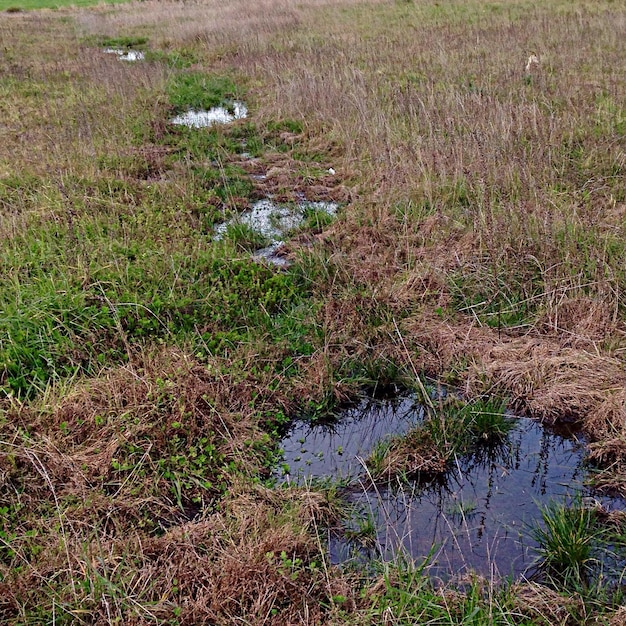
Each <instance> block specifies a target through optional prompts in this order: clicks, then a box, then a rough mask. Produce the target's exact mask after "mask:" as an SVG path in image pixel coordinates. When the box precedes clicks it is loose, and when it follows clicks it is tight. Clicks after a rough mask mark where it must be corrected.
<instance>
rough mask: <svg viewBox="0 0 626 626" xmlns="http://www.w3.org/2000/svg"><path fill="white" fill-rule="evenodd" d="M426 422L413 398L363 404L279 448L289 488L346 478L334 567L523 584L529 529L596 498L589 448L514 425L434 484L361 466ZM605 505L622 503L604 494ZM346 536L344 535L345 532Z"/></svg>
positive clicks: (523, 423)
mask: <svg viewBox="0 0 626 626" xmlns="http://www.w3.org/2000/svg"><path fill="white" fill-rule="evenodd" d="M423 418H424V410H423V408H422V407H421V406H420V405H419V404H418V403H416V402H415V400H414V399H413V398H411V397H404V398H397V399H394V400H386V401H363V402H362V403H361V404H360V405H359V406H357V407H353V408H351V409H348V410H346V411H345V413H344V414H343V415H342V416H341V418H340V420H339V421H338V422H337V423H336V424H334V425H332V426H316V427H311V426H309V425H307V424H305V423H296V424H295V425H294V427H293V429H292V430H291V432H290V433H289V434H288V436H287V437H286V438H285V439H284V440H283V442H282V448H283V449H284V463H283V466H282V468H281V469H280V470H277V475H280V480H282V481H286V482H291V483H300V484H302V483H307V482H310V481H312V480H314V479H323V478H327V479H333V480H336V479H345V480H346V483H347V487H346V488H345V498H346V500H347V501H348V502H349V503H350V504H352V505H353V515H352V518H351V520H350V522H349V524H348V530H347V532H331V533H330V536H329V549H330V558H331V561H332V562H333V563H342V562H346V561H350V560H353V559H355V560H357V561H362V562H366V561H367V559H368V558H372V557H382V558H383V559H386V560H391V559H394V558H396V557H397V556H400V555H404V556H408V557H410V558H411V559H413V560H415V561H418V562H421V561H422V560H423V559H425V558H426V557H430V560H429V563H430V565H429V571H430V573H431V575H433V576H438V577H441V578H444V579H445V578H447V577H449V576H451V575H452V574H459V573H462V572H463V571H466V570H473V571H477V572H479V573H482V574H484V575H497V576H502V577H503V576H509V575H511V576H513V577H519V576H520V575H522V574H523V573H524V572H525V571H527V570H528V568H529V567H530V566H531V565H532V564H533V561H534V559H535V552H534V550H533V548H534V543H533V541H532V539H531V538H530V536H529V527H530V526H531V525H532V524H534V523H535V522H537V521H538V520H540V519H541V516H540V509H539V507H540V506H542V505H546V504H548V503H549V502H550V501H557V502H563V501H569V500H571V499H572V498H575V497H590V496H591V495H592V494H590V492H589V490H588V489H587V488H585V487H584V485H583V480H584V478H585V472H586V469H585V465H584V462H583V454H584V446H583V443H582V442H581V441H580V439H579V437H578V435H577V433H576V432H575V431H572V430H571V429H570V430H567V429H560V430H556V429H553V428H548V427H545V426H542V425H541V424H538V423H537V422H534V421H532V420H529V419H525V418H511V419H512V420H514V421H515V424H514V428H513V429H512V430H511V432H510V433H509V436H508V438H507V440H506V441H505V442H504V443H503V444H501V445H498V446H493V445H492V446H485V447H478V448H476V450H475V451H474V453H472V454H470V455H466V456H463V457H459V458H456V459H455V462H454V463H453V467H452V469H451V470H450V471H449V472H447V474H446V475H445V476H442V477H438V478H437V479H434V480H433V479H431V480H430V481H424V480H422V481H420V480H416V481H412V482H406V481H399V480H397V479H396V480H395V481H390V482H387V483H382V484H381V483H377V482H374V481H372V479H371V477H370V476H369V474H368V473H367V471H366V467H365V463H364V459H365V458H367V456H368V454H369V453H370V452H371V451H372V450H373V448H374V446H375V445H376V444H377V443H378V442H379V441H382V440H384V439H385V438H386V437H389V436H392V435H399V434H403V433H406V432H407V431H408V430H409V429H410V428H411V427H412V426H414V425H417V424H419V422H420V421H421V420H422V419H423ZM597 499H598V501H600V502H601V503H602V504H603V505H604V506H606V507H607V508H609V509H610V508H619V509H624V508H625V506H624V501H623V500H621V499H610V498H607V497H602V498H601V497H598V498H597ZM344 530H345V529H344Z"/></svg>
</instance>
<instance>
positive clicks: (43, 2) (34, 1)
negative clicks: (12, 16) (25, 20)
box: [0, 0, 126, 13]
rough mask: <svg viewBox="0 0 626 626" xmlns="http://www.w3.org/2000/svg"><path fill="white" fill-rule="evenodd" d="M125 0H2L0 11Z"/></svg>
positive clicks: (52, 7) (77, 5)
mask: <svg viewBox="0 0 626 626" xmlns="http://www.w3.org/2000/svg"><path fill="white" fill-rule="evenodd" d="M125 1H126V0H53V1H50V0H15V2H11V0H2V1H1V2H0V11H6V12H7V13H19V12H20V11H32V10H36V9H60V8H63V7H69V8H77V7H85V6H94V5H97V4H119V3H120V2H125Z"/></svg>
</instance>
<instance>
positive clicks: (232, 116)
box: [170, 102, 248, 128]
mask: <svg viewBox="0 0 626 626" xmlns="http://www.w3.org/2000/svg"><path fill="white" fill-rule="evenodd" d="M247 116H248V109H247V108H246V105H245V104H243V103H242V102H233V112H232V113H231V112H230V111H229V110H228V109H226V108H225V107H213V108H212V109H209V110H208V111H194V110H191V111H187V112H186V113H182V114H181V115H177V116H176V117H174V118H172V119H171V120H170V122H171V123H172V124H178V125H180V126H187V127H189V128H205V127H207V126H213V124H229V123H230V122H234V121H235V120H240V119H243V118H244V117H247Z"/></svg>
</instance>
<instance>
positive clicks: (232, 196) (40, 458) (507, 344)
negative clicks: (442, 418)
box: [0, 0, 626, 624]
mask: <svg viewBox="0 0 626 626" xmlns="http://www.w3.org/2000/svg"><path fill="white" fill-rule="evenodd" d="M625 25H626V11H624V9H623V8H622V7H621V6H619V4H618V3H614V2H608V1H607V2H584V1H579V2H560V1H559V0H551V2H549V3H546V4H544V5H541V6H538V5H537V4H536V3H531V2H525V1H524V0H520V1H517V2H506V3H504V2H503V3H499V2H493V3H483V2H476V1H474V0H456V1H454V2H451V3H446V4H441V3H436V2H391V1H386V0H380V1H372V2H360V1H358V0H327V1H322V2H314V1H310V2H300V3H295V2H291V1H290V0H265V1H263V2H255V3H253V4H252V6H251V5H250V3H247V2H244V1H243V0H237V1H234V2H228V3H216V2H213V1H212V0H206V1H205V2H202V3H196V4H189V3H178V2H153V1H146V2H141V3H129V4H124V5H120V6H115V7H106V8H103V7H92V8H78V7H77V8H74V9H71V10H70V9H66V10H64V11H63V13H62V14H61V13H59V14H56V13H55V12H32V13H15V14H10V15H6V16H5V19H4V20H3V21H2V23H1V24H0V32H1V34H2V39H3V42H4V43H3V46H4V47H3V52H2V64H3V72H2V76H0V93H1V95H2V98H1V99H0V107H1V108H2V113H3V119H4V125H3V129H2V142H0V617H1V618H2V620H3V621H4V622H6V623H10V624H31V623H124V624H132V623H137V624H144V623H164V624H165V623H168V624H175V623H178V624H192V623H199V622H202V621H205V622H210V623H255V624H256V623H259V624H260V623H272V624H295V623H320V624H321V623H335V622H336V623H354V624H368V623H369V624H380V623H389V624H402V623H406V624H409V623H433V624H455V623H472V624H483V623H484V624H488V623H489V624H493V623H498V624H499V623H502V624H531V623H532V624H540V623H545V624H556V623H558V624H577V623H586V622H587V621H588V622H589V623H610V624H619V623H621V621H622V618H623V615H624V608H623V607H621V608H620V603H621V599H620V589H619V586H618V588H608V587H607V588H595V587H594V586H593V584H592V582H590V581H589V580H587V579H586V578H584V577H583V576H582V575H579V574H580V571H585V572H586V571H587V570H586V569H585V567H586V566H587V562H588V561H589V560H590V559H591V558H592V557H590V556H589V553H587V552H584V551H583V552H582V553H581V554H582V557H581V563H582V564H581V565H580V569H577V570H576V575H568V576H562V575H561V574H562V572H561V571H560V570H559V569H558V568H559V567H560V565H562V560H563V559H562V558H561V557H558V558H557V557H555V556H554V552H555V551H554V550H553V551H552V552H550V553H546V554H543V555H542V558H544V561H545V562H546V563H548V564H549V567H548V570H549V571H548V574H549V576H546V577H544V578H543V579H541V580H538V581H536V582H532V583H524V584H522V583H515V584H505V583H503V582H502V583H501V581H498V580H496V578H495V577H494V579H493V580H482V579H479V578H471V579H470V578H468V579H464V580H461V581H456V582H451V583H449V584H448V585H444V586H443V587H437V586H436V585H434V584H433V583H432V582H431V581H429V579H428V577H427V576H426V575H424V572H423V571H422V569H421V567H420V566H419V565H418V566H407V565H406V564H403V563H395V564H393V565H389V564H382V563H381V564H379V569H378V570H376V571H375V572H372V576H370V577H365V576H363V575H362V573H361V572H351V571H345V570H341V569H338V568H334V567H331V566H330V565H329V563H328V559H327V557H326V552H325V541H326V529H327V528H329V527H334V526H338V525H340V524H341V519H342V515H344V512H343V511H342V506H341V502H340V501H337V498H336V497H335V495H334V491H333V490H332V489H331V490H314V489H300V488H284V489H281V490H277V489H275V488H274V487H273V485H272V481H271V477H270V473H271V468H272V467H273V465H274V464H275V463H276V462H277V459H278V458H279V454H278V443H279V439H280V435H281V433H282V432H284V429H285V427H286V425H287V424H288V423H289V421H290V420H291V419H293V418H294V417H296V416H307V417H309V418H310V419H313V420H315V419H320V418H324V417H326V416H328V414H329V413H332V412H333V411H335V410H336V408H337V407H338V406H339V405H340V404H341V403H342V402H344V401H346V400H349V399H351V398H354V397H355V396H356V395H357V394H358V393H359V392H360V391H362V390H363V389H369V390H370V391H371V390H375V391H380V390H385V389H391V388H393V387H394V386H413V385H415V386H417V387H418V388H419V387H420V385H419V384H418V383H417V381H418V376H422V375H428V376H431V377H434V378H436V379H437V380H439V381H443V382H446V383H448V384H452V385H456V386H458V387H460V388H462V389H463V390H464V393H465V395H466V396H467V397H468V398H478V397H481V398H484V397H486V396H494V397H496V398H503V397H505V398H508V399H509V407H511V408H513V409H514V410H516V411H517V412H519V413H523V414H525V415H528V416H530V417H534V418H536V419H539V420H542V421H545V422H548V423H554V422H559V421H576V422H580V423H581V425H582V428H583V431H584V433H585V436H586V437H587V439H588V441H589V460H590V462H591V463H592V464H593V465H594V467H596V468H597V472H596V473H595V474H594V476H595V481H596V484H597V486H598V487H599V488H602V489H605V490H611V491H612V492H618V493H621V494H622V495H626V448H625V447H624V441H625V438H626V430H625V428H626V427H625V426H624V425H625V424H626V393H625V392H624V385H625V383H626V373H625V371H624V354H625V350H626V343H625V337H626V335H625V330H626V327H625V325H624V304H625V302H624V295H623V294H624V289H625V288H626V275H625V268H626V243H625V242H626V232H625V224H626V222H625V221H624V215H625V211H626V176H625V166H626V138H625V133H626V121H625V119H626V118H625V113H624V102H625V101H626V76H625V68H626V62H625V61H626V59H625V58H624V47H623V44H622V39H623V33H624V30H625ZM106 48H119V49H136V50H141V51H142V52H143V53H144V54H145V58H144V59H142V60H141V61H135V62H132V61H125V60H121V59H120V58H119V57H118V55H116V54H106V53H105V52H104V49H106ZM533 57H534V59H533ZM239 101H242V102H244V103H245V104H246V106H247V107H248V111H249V115H248V117H246V118H245V119H238V120H236V121H234V122H233V123H231V124H228V125H215V126H211V127H208V128H201V129H194V128H187V127H184V126H176V125H173V124H171V123H170V120H171V119H172V118H173V117H174V116H176V115H177V114H179V113H183V112H185V111H186V110H187V109H190V108H191V109H199V108H209V107H212V106H216V105H221V106H224V107H226V108H227V109H231V110H232V108H233V106H234V103H235V102H239ZM268 196H272V197H273V198H274V199H275V200H276V201H280V202H283V203H286V204H289V203H291V205H293V204H294V203H298V202H301V201H302V198H306V200H308V201H311V202H315V201H324V202H336V203H338V204H339V211H338V216H337V217H336V218H333V217H331V216H328V215H326V214H323V213H320V212H317V213H316V212H309V213H307V215H306V219H305V220H304V222H303V223H302V224H300V225H298V226H297V227H295V228H294V229H293V230H292V231H291V232H290V233H289V237H288V243H287V244H286V245H285V246H284V247H283V249H282V250H281V252H280V254H281V255H282V256H283V257H284V258H286V259H287V260H288V261H289V264H288V265H287V267H285V268H277V267H275V266H273V265H271V264H267V263H258V262H255V261H253V260H252V259H251V256H250V255H251V253H252V252H254V251H255V250H257V249H259V248H261V247H263V246H264V245H265V244H266V243H267V241H265V240H263V238H260V237H259V236H258V235H257V234H255V233H254V232H252V231H251V230H250V229H246V228H244V227H231V228H230V229H228V230H227V231H226V236H225V237H224V238H222V239H221V240H219V241H217V240H216V238H215V227H216V225H218V224H221V223H223V222H224V221H228V220H230V219H231V218H232V217H233V216H236V215H238V214H240V213H241V212H242V211H245V210H246V209H247V208H248V207H249V206H250V205H251V204H253V203H254V202H255V201H257V200H260V199H264V198H267V197H268ZM495 405H498V406H500V403H499V402H498V401H494V406H495ZM472 406H474V405H472ZM476 406H477V405H476ZM452 408H453V409H454V410H453V411H452V410H451V411H450V415H449V416H447V418H446V419H447V424H448V425H449V426H450V431H449V432H453V433H455V437H457V434H458V435H459V437H460V436H461V435H462V431H463V430H464V429H463V427H459V424H461V425H463V424H465V422H464V421H463V419H464V418H463V415H464V412H463V411H464V410H463V408H462V407H457V406H456V405H455V406H454V407H452ZM474 413H475V412H474ZM457 418H458V419H457ZM455 420H457V422H458V423H457V422H455ZM442 423H443V422H442ZM471 423H472V424H474V421H472V422H471ZM466 426H467V425H466ZM488 426H489V427H490V428H493V427H494V426H493V424H491V425H488ZM496 426H497V424H496ZM481 428H482V426H481ZM485 428H486V426H485ZM448 434H449V433H448ZM435 435H437V432H435V431H432V432H430V431H426V430H424V431H421V432H418V433H417V434H414V437H415V438H416V440H419V443H420V445H422V444H424V441H426V440H428V441H427V444H428V445H425V444H424V445H425V448H429V446H431V444H432V445H435V447H436V446H438V445H439V444H438V443H437V442H439V441H440V439H438V438H437V436H435ZM475 435H476V436H477V437H480V436H482V431H480V432H478V431H477V433H475ZM446 436H447V435H446ZM441 441H442V442H443V439H441ZM409 443H410V442H409ZM413 444H415V442H413ZM404 445H405V447H406V445H407V443H406V442H404ZM445 445H446V446H447V445H448V441H447V440H446V441H445ZM464 445H466V444H465V443H463V441H461V440H460V439H459V441H458V442H456V439H455V446H457V448H458V450H461V451H462V450H464V447H463V446H464ZM423 447H424V446H423ZM443 447H444V443H441V446H440V448H441V449H439V448H438V450H437V452H439V453H441V459H440V460H441V463H442V464H444V465H445V464H446V463H448V461H449V460H450V459H451V458H452V456H450V455H451V454H453V453H454V450H453V452H452V453H451V452H450V450H452V448H450V449H446V450H445V451H444V450H443ZM418 448H419V446H417V445H409V450H408V452H407V451H406V450H404V452H403V451H402V450H401V447H400V446H398V449H397V450H394V454H395V455H396V456H395V457H394V458H393V459H391V461H393V463H391V461H388V462H387V469H386V470H382V473H383V474H384V473H387V474H393V473H395V472H396V471H399V470H396V466H398V467H401V466H402V463H403V462H404V461H403V458H404V459H406V457H407V455H408V456H409V457H410V455H411V454H414V453H415V450H416V449H418ZM457 448H455V450H456V449H457ZM444 452H445V454H444ZM400 456H403V458H400ZM391 464H393V465H394V467H393V468H391ZM546 515H548V516H549V515H552V517H546V520H547V523H548V525H549V523H550V520H552V519H556V520H558V519H560V518H559V517H558V513H554V512H547V513H546ZM600 518H601V516H600V514H598V515H597V516H596V514H595V513H585V512H584V511H583V512H582V513H580V515H578V516H577V515H575V514H574V515H571V516H568V514H564V515H563V519H565V521H566V522H571V521H572V520H573V523H574V524H579V527H580V524H583V526H585V528H584V529H583V530H586V531H588V533H587V536H600V535H601V536H602V538H603V540H604V538H605V537H606V536H608V535H607V533H609V534H610V533H613V534H610V538H609V539H608V540H607V541H609V542H610V541H612V542H615V541H621V539H619V538H618V539H616V538H615V537H616V536H618V537H620V536H621V537H622V539H623V520H621V519H620V520H615V519H612V520H608V521H607V520H606V519H604V518H602V519H600ZM581 520H582V522H581ZM579 522H580V523H579ZM607 528H608V529H609V530H607ZM568 532H569V531H566V533H565V534H567V533H568ZM620 533H622V534H621V535H620ZM543 539H544V540H545V544H546V545H547V546H549V545H554V542H552V544H551V543H550V542H551V541H552V538H551V537H548V535H544V536H543ZM590 541H591V540H590ZM581 543H582V544H586V541H585V539H584V537H583V538H582V539H581ZM559 559H560V560H559ZM555 563H556V564H557V565H554V564H555ZM555 568H556V569H555Z"/></svg>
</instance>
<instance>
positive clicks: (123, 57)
mask: <svg viewBox="0 0 626 626" xmlns="http://www.w3.org/2000/svg"><path fill="white" fill-rule="evenodd" d="M104 52H105V54H117V57H118V59H119V60H120V61H143V59H145V57H146V55H145V54H144V53H143V52H141V51H140V50H121V49H119V48H107V49H106V50H105V51H104Z"/></svg>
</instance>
